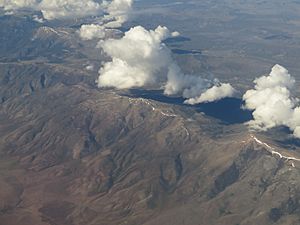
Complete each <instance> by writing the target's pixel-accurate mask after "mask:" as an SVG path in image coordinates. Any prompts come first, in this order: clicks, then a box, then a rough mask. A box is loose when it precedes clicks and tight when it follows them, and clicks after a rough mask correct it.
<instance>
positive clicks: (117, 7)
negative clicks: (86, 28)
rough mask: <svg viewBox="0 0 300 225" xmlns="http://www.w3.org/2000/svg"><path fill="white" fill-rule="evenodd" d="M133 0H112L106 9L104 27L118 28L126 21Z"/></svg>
mask: <svg viewBox="0 0 300 225" xmlns="http://www.w3.org/2000/svg"><path fill="white" fill-rule="evenodd" d="M132 4H133V0H113V1H112V2H110V3H109V4H108V5H107V7H106V12H107V13H108V15H107V16H106V20H109V22H107V23H106V24H105V26H106V27H110V28H118V27H121V26H122V24H123V23H124V22H126V21H127V20H128V17H129V15H130V12H131V9H132Z"/></svg>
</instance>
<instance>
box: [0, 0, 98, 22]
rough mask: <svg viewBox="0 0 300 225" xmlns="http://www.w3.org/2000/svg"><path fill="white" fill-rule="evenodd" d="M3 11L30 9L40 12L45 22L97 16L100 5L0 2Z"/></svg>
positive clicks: (59, 0) (63, 0)
mask: <svg viewBox="0 0 300 225" xmlns="http://www.w3.org/2000/svg"><path fill="white" fill-rule="evenodd" d="M0 7H2V8H3V9H4V10H5V11H9V10H13V11H15V10H19V9H24V8H26V9H31V10H36V11H41V12H42V14H43V17H44V18H45V19H47V20H53V19H68V18H81V17H87V16H97V15H99V14H100V13H101V12H102V8H103V7H102V4H100V3H99V2H96V1H93V0H85V1H82V0H0Z"/></svg>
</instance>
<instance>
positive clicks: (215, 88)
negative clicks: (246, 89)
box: [164, 63, 235, 105]
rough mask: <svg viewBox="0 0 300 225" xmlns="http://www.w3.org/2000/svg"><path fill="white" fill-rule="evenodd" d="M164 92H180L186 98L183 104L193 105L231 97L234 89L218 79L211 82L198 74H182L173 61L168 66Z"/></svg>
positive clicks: (168, 93)
mask: <svg viewBox="0 0 300 225" xmlns="http://www.w3.org/2000/svg"><path fill="white" fill-rule="evenodd" d="M164 93H165V94H166V95H175V94H181V95H182V97H184V98H186V99H187V100H185V101H184V103H185V104H189V105H195V104H198V103H204V102H213V101H217V100H220V99H222V98H226V97H232V96H233V95H234V93H235V89H234V88H233V87H232V86H231V85H230V84H223V83H220V82H219V81H218V80H214V81H213V82H212V81H210V80H206V79H203V78H202V77H200V76H195V75H187V74H184V73H182V71H181V69H180V68H179V66H178V65H177V64H175V63H173V64H172V65H171V66H170V67H169V72H168V76H167V83H166V85H165V90H164Z"/></svg>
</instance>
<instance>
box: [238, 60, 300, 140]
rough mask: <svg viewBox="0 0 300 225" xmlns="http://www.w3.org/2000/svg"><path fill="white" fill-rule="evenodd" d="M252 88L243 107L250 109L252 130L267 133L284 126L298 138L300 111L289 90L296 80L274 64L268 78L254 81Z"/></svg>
mask: <svg viewBox="0 0 300 225" xmlns="http://www.w3.org/2000/svg"><path fill="white" fill-rule="evenodd" d="M254 83H255V88H254V89H252V90H248V91H247V92H246V93H245V94H244V96H243V100H244V101H245V106H244V107H245V108H246V109H250V110H253V118H254V120H252V121H250V122H249V123H248V124H249V125H250V126H251V127H252V128H255V129H260V130H267V129H269V128H273V127H276V126H287V127H289V128H290V129H291V130H292V131H293V132H294V135H295V136H296V137H298V138H300V108H299V107H297V103H298V99H296V98H294V97H293V96H292V94H291V91H292V89H293V87H294V84H295V79H294V78H293V77H292V76H291V75H290V74H289V72H288V70H287V69H285V68H284V67H282V66H280V65H275V66H274V67H273V68H272V71H271V73H270V74H269V75H268V76H262V77H260V78H257V79H255V80H254Z"/></svg>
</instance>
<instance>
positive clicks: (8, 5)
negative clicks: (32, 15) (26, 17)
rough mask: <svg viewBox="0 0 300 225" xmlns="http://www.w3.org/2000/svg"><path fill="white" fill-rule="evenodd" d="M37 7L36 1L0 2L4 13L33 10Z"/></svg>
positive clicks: (13, 0)
mask: <svg viewBox="0 0 300 225" xmlns="http://www.w3.org/2000/svg"><path fill="white" fill-rule="evenodd" d="M37 5H38V2H37V1H36V0H0V7H2V8H3V9H4V10H5V11H11V10H16V9H25V8H33V9H34V8H35V7H36V6H37Z"/></svg>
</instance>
